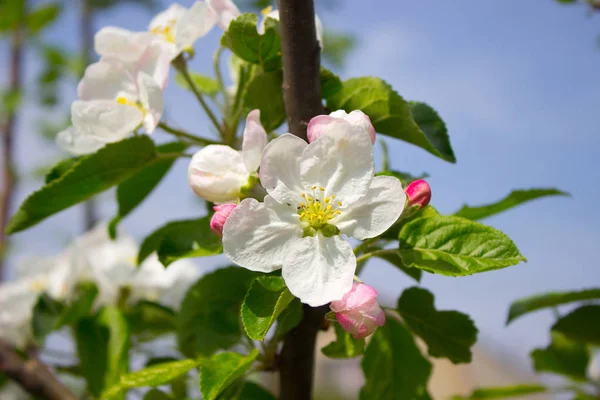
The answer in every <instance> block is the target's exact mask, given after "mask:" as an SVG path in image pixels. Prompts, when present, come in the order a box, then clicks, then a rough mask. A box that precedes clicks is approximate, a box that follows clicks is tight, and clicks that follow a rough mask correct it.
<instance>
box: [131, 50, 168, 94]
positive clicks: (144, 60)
mask: <svg viewBox="0 0 600 400" xmlns="http://www.w3.org/2000/svg"><path fill="white" fill-rule="evenodd" d="M174 50H175V48H174V47H173V46H171V45H169V44H167V43H165V42H162V41H155V42H154V43H152V44H151V45H149V46H147V47H146V50H145V51H144V53H143V54H142V55H141V56H140V57H139V59H138V60H137V62H136V65H135V68H136V71H138V72H139V71H142V72H145V73H147V74H148V75H150V76H151V77H153V78H154V80H155V81H156V83H158V85H159V86H160V87H161V88H163V89H164V88H165V86H166V85H167V80H168V79H169V68H170V67H171V60H172V59H173V57H174V56H176V55H177V54H175V51H174Z"/></svg>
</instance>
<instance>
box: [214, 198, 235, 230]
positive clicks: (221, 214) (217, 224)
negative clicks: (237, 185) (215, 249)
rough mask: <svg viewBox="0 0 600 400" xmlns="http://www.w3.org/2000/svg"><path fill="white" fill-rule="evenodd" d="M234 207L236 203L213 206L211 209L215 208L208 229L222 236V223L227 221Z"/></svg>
mask: <svg viewBox="0 0 600 400" xmlns="http://www.w3.org/2000/svg"><path fill="white" fill-rule="evenodd" d="M236 207H237V204H221V205H220V206H214V207H213V210H215V213H214V214H213V216H212V218H211V219H210V230H211V231H213V232H214V233H215V234H217V235H219V237H222V236H223V225H225V221H227V218H228V217H229V214H231V212H232V211H233V209H234V208H236Z"/></svg>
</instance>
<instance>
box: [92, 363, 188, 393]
mask: <svg viewBox="0 0 600 400" xmlns="http://www.w3.org/2000/svg"><path fill="white" fill-rule="evenodd" d="M197 365H198V363H197V361H195V360H179V361H173V362H167V363H162V364H155V365H152V366H150V367H146V368H144V369H142V370H139V371H136V372H132V373H130V374H126V375H123V376H121V378H120V379H119V382H118V383H117V384H116V385H114V386H112V387H110V388H109V389H108V390H107V391H106V392H104V394H103V395H102V400H112V399H117V398H119V396H120V395H121V393H123V392H126V391H127V390H129V389H133V388H137V387H148V386H150V387H157V386H161V385H164V384H167V383H169V382H171V381H173V380H174V379H177V378H179V377H181V376H183V375H185V374H187V373H188V372H189V371H190V370H192V369H193V368H196V366H197Z"/></svg>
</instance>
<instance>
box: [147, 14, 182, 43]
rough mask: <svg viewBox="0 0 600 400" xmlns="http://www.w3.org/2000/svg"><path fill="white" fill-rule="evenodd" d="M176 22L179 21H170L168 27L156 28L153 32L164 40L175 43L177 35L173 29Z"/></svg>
mask: <svg viewBox="0 0 600 400" xmlns="http://www.w3.org/2000/svg"><path fill="white" fill-rule="evenodd" d="M175 22H177V21H175V20H174V19H170V20H169V21H168V23H167V25H165V26H157V27H156V28H154V29H152V31H151V32H152V33H154V34H155V35H159V36H162V37H163V39H165V40H166V41H167V42H169V43H175V35H174V34H173V27H174V26H175Z"/></svg>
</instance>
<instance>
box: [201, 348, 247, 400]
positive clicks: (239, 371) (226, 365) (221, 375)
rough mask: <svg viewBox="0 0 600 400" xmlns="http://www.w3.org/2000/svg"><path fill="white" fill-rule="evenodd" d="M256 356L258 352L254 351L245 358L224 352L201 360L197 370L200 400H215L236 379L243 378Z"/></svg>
mask: <svg viewBox="0 0 600 400" xmlns="http://www.w3.org/2000/svg"><path fill="white" fill-rule="evenodd" d="M257 356H258V350H257V349H254V350H252V351H251V352H250V354H248V355H247V356H244V355H242V354H238V353H233V352H226V353H219V354H216V355H214V356H212V357H211V358H209V359H206V360H203V361H202V363H201V364H200V368H199V369H200V391H201V392H202V398H203V399H204V400H215V399H216V398H217V396H218V395H219V394H220V393H221V392H222V391H223V390H224V389H226V388H227V387H228V386H229V385H231V384H232V383H233V382H234V381H235V380H236V379H238V378H241V377H242V376H244V374H245V373H246V372H247V371H248V370H249V369H250V367H251V366H252V363H253V362H254V360H255V359H256V357H257Z"/></svg>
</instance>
